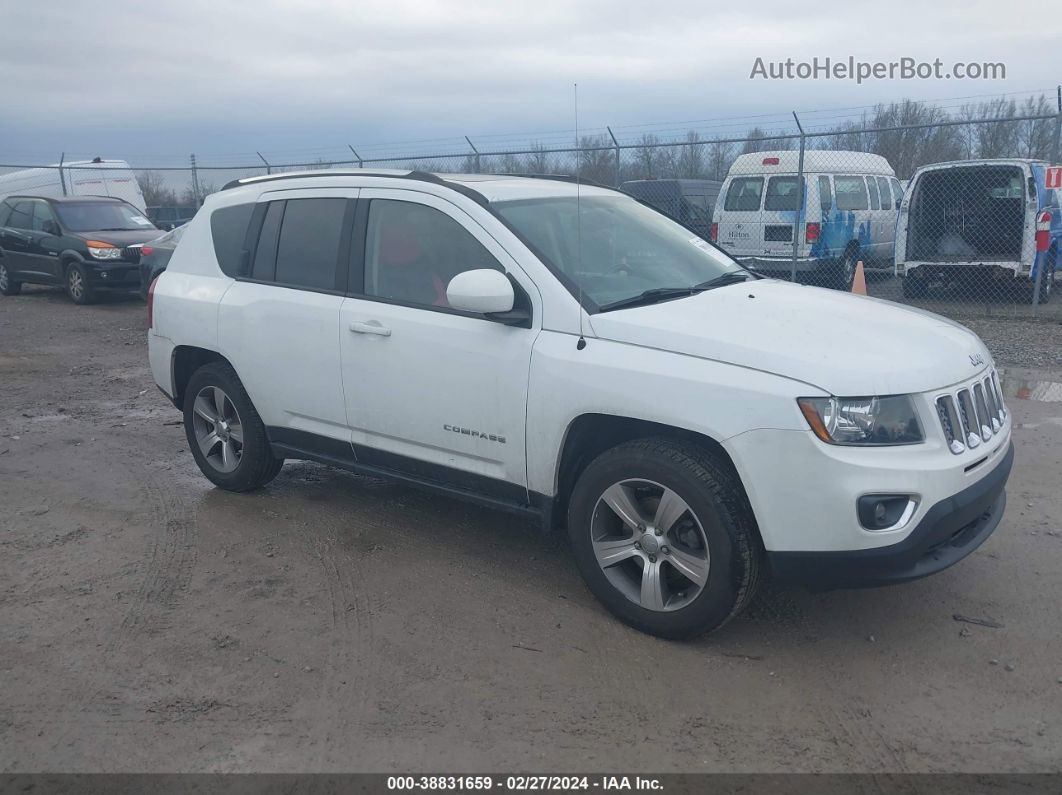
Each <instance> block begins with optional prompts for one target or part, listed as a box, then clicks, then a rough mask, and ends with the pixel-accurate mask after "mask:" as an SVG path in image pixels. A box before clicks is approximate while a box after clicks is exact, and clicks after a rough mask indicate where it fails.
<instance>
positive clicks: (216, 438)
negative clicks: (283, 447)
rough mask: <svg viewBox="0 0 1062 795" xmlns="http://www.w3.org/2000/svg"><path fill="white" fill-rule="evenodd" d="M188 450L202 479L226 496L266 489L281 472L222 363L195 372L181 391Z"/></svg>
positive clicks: (259, 422) (279, 463)
mask: <svg viewBox="0 0 1062 795" xmlns="http://www.w3.org/2000/svg"><path fill="white" fill-rule="evenodd" d="M184 395H185V398H184V431H185V436H186V437H187V439H188V449H190V450H191V451H192V456H193V458H195V462H196V463H197V464H198V465H199V469H200V470H201V471H202V473H203V474H204V475H206V477H207V479H208V480H210V481H211V482H212V483H214V484H215V485H216V486H219V487H220V488H223V489H226V490H227V491H237V492H239V491H250V490H252V489H257V488H261V487H262V486H264V485H265V484H267V483H269V481H271V480H272V479H273V478H275V477H276V476H277V473H278V472H280V468H281V467H282V466H284V459H282V458H276V457H275V456H274V455H273V450H272V448H271V447H270V444H269V438H268V437H267V436H266V431H265V425H264V424H263V422H262V418H261V417H259V416H258V412H257V411H256V410H255V407H254V404H252V403H251V399H250V398H249V397H248V396H247V392H246V390H245V389H244V388H243V384H242V383H241V382H240V379H239V377H238V376H237V375H236V371H235V370H233V369H232V367H231V366H229V365H228V364H227V363H225V362H211V363H210V364H206V365H203V366H202V367H200V368H199V369H198V370H196V371H195V372H194V373H193V374H192V377H191V379H190V380H189V381H188V386H187V387H186V388H185V390H184Z"/></svg>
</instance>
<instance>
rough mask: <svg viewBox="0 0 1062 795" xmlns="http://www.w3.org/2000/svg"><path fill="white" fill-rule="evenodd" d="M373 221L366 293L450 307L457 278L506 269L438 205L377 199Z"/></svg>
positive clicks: (371, 211)
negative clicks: (449, 289) (449, 291)
mask: <svg viewBox="0 0 1062 795" xmlns="http://www.w3.org/2000/svg"><path fill="white" fill-rule="evenodd" d="M368 220H369V223H368V230H367V233H366V236H365V295H373V296H378V297H380V298H388V299H391V300H393V301H400V302H402V303H409V304H419V305H421V306H435V307H444V308H445V307H448V306H449V303H448V302H447V300H446V288H447V286H448V285H449V284H450V280H451V279H452V278H453V277H454V276H456V275H457V274H459V273H463V272H465V271H470V270H476V269H479V268H490V269H492V270H497V271H504V270H505V269H504V268H503V267H502V266H501V263H499V262H498V260H496V259H495V258H494V256H493V255H492V254H491V253H490V252H489V251H487V249H485V248H484V247H483V244H481V243H480V242H479V241H478V240H476V239H475V238H474V237H473V236H472V233H471V232H469V231H468V230H467V229H465V228H464V227H463V226H461V224H459V223H458V222H457V221H455V220H454V219H453V218H451V217H450V216H448V215H447V214H446V213H443V212H441V211H439V210H436V209H435V208H434V207H428V206H426V205H423V204H415V203H413V202H404V201H395V200H393V199H373V200H372V201H371V202H370V203H369V219H368ZM286 223H287V220H286V219H285V224H286Z"/></svg>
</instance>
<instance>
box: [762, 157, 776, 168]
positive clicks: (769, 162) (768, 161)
mask: <svg viewBox="0 0 1062 795" xmlns="http://www.w3.org/2000/svg"><path fill="white" fill-rule="evenodd" d="M778 163H779V160H778V158H777V157H765V158H763V165H765V166H777V165H778Z"/></svg>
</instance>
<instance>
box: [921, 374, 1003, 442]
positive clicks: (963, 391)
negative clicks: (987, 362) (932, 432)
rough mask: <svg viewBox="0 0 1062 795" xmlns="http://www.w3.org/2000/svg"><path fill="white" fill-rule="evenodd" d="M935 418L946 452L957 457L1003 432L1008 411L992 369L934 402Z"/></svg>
mask: <svg viewBox="0 0 1062 795" xmlns="http://www.w3.org/2000/svg"><path fill="white" fill-rule="evenodd" d="M935 406H936V410H937V419H938V421H939V422H940V428H941V430H942V431H943V433H944V440H945V442H947V445H948V449H950V450H951V452H952V453H954V454H955V455H958V454H959V453H962V452H963V451H965V450H967V449H970V450H972V449H973V448H975V447H978V446H980V444H981V443H982V442H987V441H989V440H990V439H991V438H992V437H993V436H994V435H995V434H997V433H999V432H1000V431H1001V430H1003V423H1004V422H1005V421H1006V416H1007V409H1006V406H1004V405H1003V390H1002V389H1001V388H1000V382H999V375H998V373H996V371H995V370H992V371H990V372H989V373H988V374H987V375H983V376H981V377H980V378H978V379H976V380H974V381H972V382H971V383H968V384H965V385H964V386H962V387H960V388H959V389H957V390H956V391H954V392H952V393H949V394H946V395H940V396H939V397H937V399H936V403H935Z"/></svg>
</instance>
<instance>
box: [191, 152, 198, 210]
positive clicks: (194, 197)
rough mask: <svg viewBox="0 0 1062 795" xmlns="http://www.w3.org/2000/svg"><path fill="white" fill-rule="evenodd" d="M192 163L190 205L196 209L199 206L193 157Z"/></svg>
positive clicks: (193, 157) (196, 175) (193, 158)
mask: <svg viewBox="0 0 1062 795" xmlns="http://www.w3.org/2000/svg"><path fill="white" fill-rule="evenodd" d="M191 161H192V203H193V204H195V206H196V207H198V206H199V172H198V171H197V170H196V167H195V155H192V156H191Z"/></svg>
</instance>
